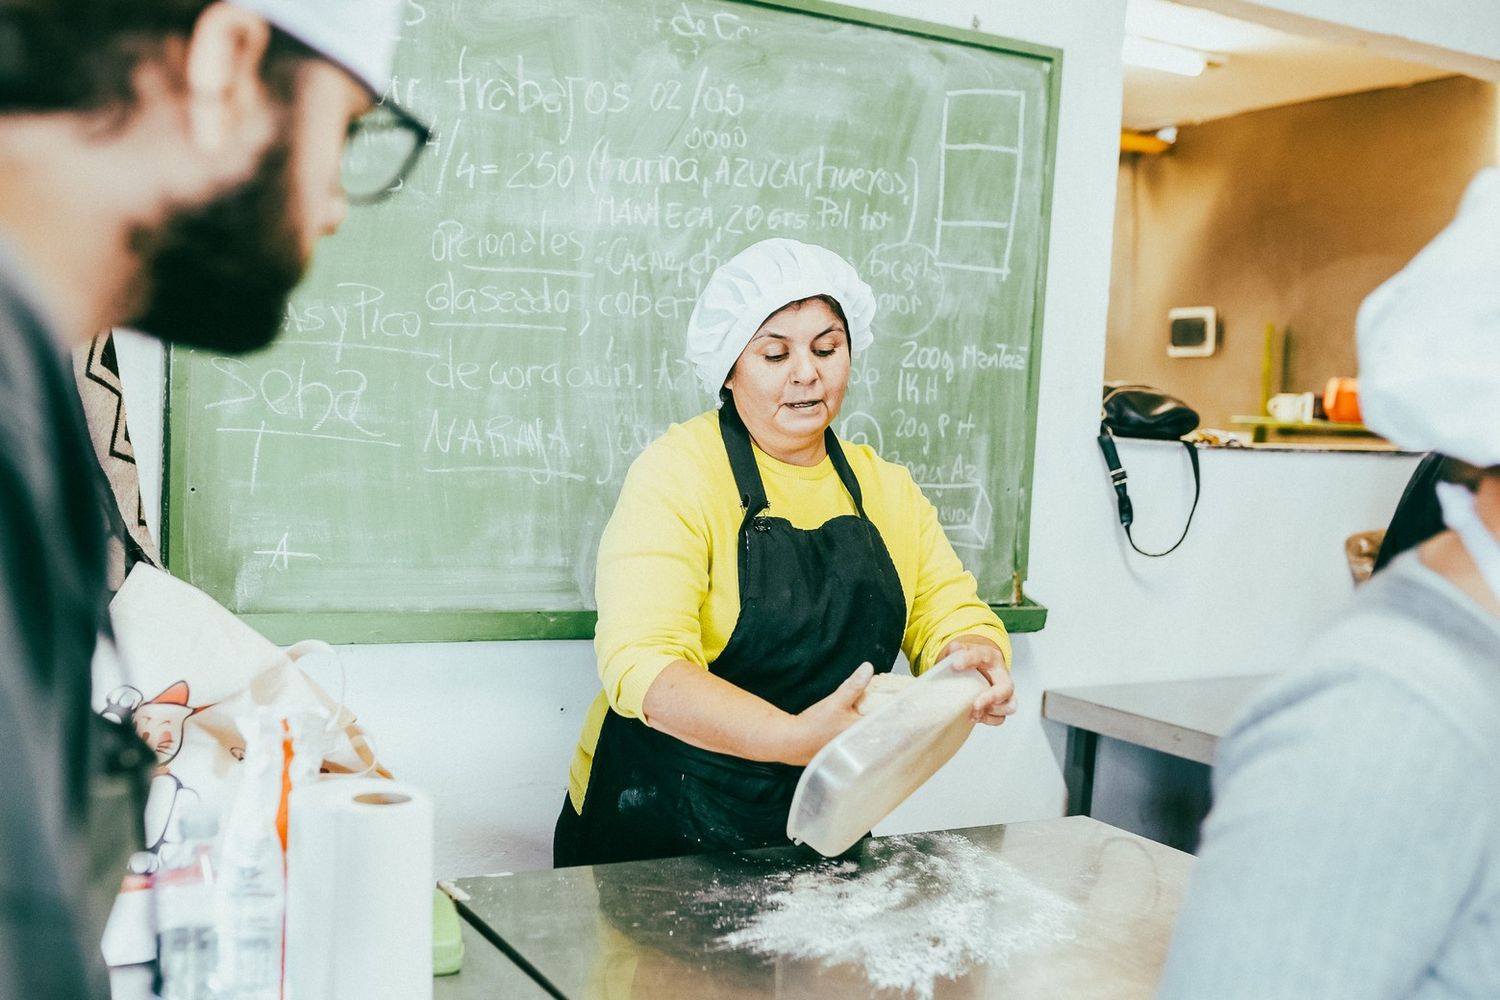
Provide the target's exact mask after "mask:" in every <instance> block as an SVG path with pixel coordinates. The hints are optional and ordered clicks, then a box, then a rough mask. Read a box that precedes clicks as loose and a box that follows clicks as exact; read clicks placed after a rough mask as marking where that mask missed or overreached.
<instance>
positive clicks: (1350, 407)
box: [1323, 376, 1361, 424]
mask: <svg viewBox="0 0 1500 1000" xmlns="http://www.w3.org/2000/svg"><path fill="white" fill-rule="evenodd" d="M1323 412H1324V413H1326V414H1328V419H1329V420H1333V421H1337V422H1338V423H1341V424H1357V423H1360V422H1361V417H1360V414H1359V379H1357V378H1348V377H1345V376H1335V377H1333V378H1331V379H1329V380H1328V385H1327V386H1325V387H1324V389H1323Z"/></svg>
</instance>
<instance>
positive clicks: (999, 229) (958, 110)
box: [934, 90, 1026, 280]
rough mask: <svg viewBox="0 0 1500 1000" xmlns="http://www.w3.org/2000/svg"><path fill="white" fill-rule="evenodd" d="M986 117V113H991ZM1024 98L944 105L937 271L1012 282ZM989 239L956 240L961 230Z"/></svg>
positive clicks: (997, 93)
mask: <svg viewBox="0 0 1500 1000" xmlns="http://www.w3.org/2000/svg"><path fill="white" fill-rule="evenodd" d="M986 112H988V113H986ZM1025 112H1026V103H1025V98H1024V97H1023V96H1022V95H1020V94H1018V93H1017V92H1015V91H1009V90H955V91H950V92H949V93H948V94H947V96H946V97H945V99H944V103H943V134H942V142H941V150H940V153H941V163H940V164H939V168H938V206H937V239H936V245H935V247H934V250H935V251H936V254H937V259H938V266H940V267H949V268H954V269H956V270H965V271H981V272H988V273H992V274H996V275H999V277H1000V278H1001V280H1004V279H1005V278H1007V277H1009V276H1010V253H1011V247H1012V245H1013V243H1014V241H1015V235H1014V232H1015V222H1016V213H1017V211H1018V209H1019V208H1020V200H1021V153H1020V150H1021V145H1022V143H1023V141H1024V138H1025V130H1026V120H1025V118H1026V114H1025ZM970 229H978V230H984V231H992V232H989V233H988V235H983V236H977V237H976V236H974V235H968V236H956V235H954V234H956V233H959V232H962V231H963V230H970Z"/></svg>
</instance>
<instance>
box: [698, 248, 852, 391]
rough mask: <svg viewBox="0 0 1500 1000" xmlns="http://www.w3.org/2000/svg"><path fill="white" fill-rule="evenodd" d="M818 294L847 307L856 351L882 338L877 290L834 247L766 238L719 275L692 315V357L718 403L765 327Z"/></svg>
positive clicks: (711, 279) (739, 256) (705, 288)
mask: <svg viewBox="0 0 1500 1000" xmlns="http://www.w3.org/2000/svg"><path fill="white" fill-rule="evenodd" d="M814 295H827V296H830V297H831V298H833V300H834V301H835V302H837V303H838V304H839V308H841V309H843V310H844V319H845V320H847V321H848V324H849V348H850V350H851V351H863V350H864V349H865V348H867V347H869V346H870V344H872V343H873V342H874V340H875V336H874V334H873V333H871V332H870V322H871V321H872V320H873V319H874V318H875V294H874V293H873V292H871V291H870V286H869V285H867V284H865V283H864V282H863V281H861V280H860V277H859V275H858V274H856V273H855V271H854V268H853V266H851V265H850V263H849V262H848V261H846V260H845V259H844V258H842V257H840V256H839V255H838V254H836V253H834V252H833V251H832V250H829V249H827V248H825V247H820V246H813V245H812V244H810V243H799V242H797V241H796V240H788V239H780V238H777V239H769V240H761V241H760V242H759V243H756V244H754V245H752V246H749V247H746V248H745V249H744V250H741V251H740V252H739V253H737V254H735V256H734V257H733V258H732V259H730V260H729V261H727V262H726V263H724V264H723V265H721V266H720V267H719V269H718V270H717V271H715V272H714V273H713V276H712V277H710V278H709V279H708V284H707V285H705V286H704V287H703V294H701V295H699V296H698V303H697V305H695V306H694V307H693V315H692V316H691V317H690V318H689V319H688V328H687V359H688V360H689V361H690V362H692V364H693V368H694V370H695V371H697V373H698V381H699V382H701V383H702V385H703V388H704V390H706V391H707V392H708V394H709V395H710V396H712V397H713V399H714V405H716V406H718V405H721V400H720V398H719V390H720V389H721V388H722V387H723V385H724V380H725V379H726V378H728V377H729V370H730V369H731V368H733V367H734V363H735V361H737V360H738V359H739V356H740V352H741V351H743V350H744V349H745V345H746V344H748V343H750V338H751V337H753V336H755V331H756V330H759V329H760V325H761V324H762V323H764V322H765V321H766V319H767V318H768V317H769V316H770V315H771V314H772V313H774V312H776V311H777V310H779V309H781V308H782V307H783V306H786V305H788V304H790V303H792V302H798V301H801V300H802V299H809V298H812V297H813V296H814Z"/></svg>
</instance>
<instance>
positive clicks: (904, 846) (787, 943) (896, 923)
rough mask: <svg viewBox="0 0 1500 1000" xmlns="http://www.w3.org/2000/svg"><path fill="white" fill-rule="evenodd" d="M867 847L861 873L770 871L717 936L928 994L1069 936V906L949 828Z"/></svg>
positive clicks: (850, 865) (826, 867)
mask: <svg viewBox="0 0 1500 1000" xmlns="http://www.w3.org/2000/svg"><path fill="white" fill-rule="evenodd" d="M864 851H865V859H866V860H865V862H864V870H863V871H862V870H861V867H860V865H858V864H856V863H854V862H853V861H828V862H826V863H823V864H820V865H817V866H816V867H813V868H811V869H809V870H806V871H803V872H799V873H796V874H792V875H789V876H786V877H785V878H773V879H772V880H771V883H772V887H771V888H770V889H769V890H768V891H767V892H766V893H765V894H764V897H763V904H762V907H761V909H760V911H759V912H758V913H757V914H756V915H755V916H754V917H753V918H752V919H751V920H750V922H749V923H748V924H746V925H745V926H744V927H741V928H739V929H738V930H735V931H733V932H731V933H729V934H726V935H725V936H723V937H722V938H720V939H719V943H720V944H721V945H722V946H724V947H726V948H733V949H748V950H750V951H754V952H756V953H758V954H761V955H766V956H771V957H784V958H808V959H817V960H820V961H822V962H824V963H825V964H828V965H843V964H850V965H856V966H862V967H863V968H864V970H865V975H866V976H867V977H868V978H869V980H870V983H871V984H872V985H873V986H875V987H877V988H879V989H895V990H901V991H904V992H906V993H908V994H910V995H913V996H915V997H918V998H921V1000H930V998H931V996H932V992H933V987H934V985H935V984H936V983H937V981H938V980H940V979H956V978H958V977H959V976H962V975H964V974H965V973H966V972H968V971H969V970H970V969H972V968H973V967H975V966H976V965H981V964H988V965H1004V964H1005V963H1006V962H1008V961H1009V960H1010V959H1011V957H1012V956H1016V955H1020V954H1022V953H1024V952H1026V951H1028V950H1030V949H1032V948H1034V947H1036V946H1037V945H1040V944H1043V943H1047V942H1055V941H1060V940H1066V939H1068V938H1069V937H1071V936H1072V928H1073V925H1074V917H1075V916H1076V914H1077V912H1078V908H1077V906H1076V905H1074V904H1073V903H1071V902H1069V901H1068V900H1066V899H1064V898H1062V897H1061V896H1059V895H1058V894H1057V893H1055V892H1053V891H1051V890H1049V889H1044V888H1042V887H1041V886H1039V885H1037V884H1036V883H1034V882H1032V881H1031V880H1030V879H1028V878H1026V876H1024V875H1022V874H1021V873H1020V872H1019V871H1017V870H1016V868H1015V867H1014V866H1012V865H1010V864H1008V863H1007V862H1005V861H1002V860H1000V859H999V858H996V857H995V856H994V855H992V854H990V853H989V852H987V851H985V850H983V849H981V848H979V847H976V846H975V845H974V844H973V843H971V842H970V841H968V840H966V839H965V838H963V837H960V836H958V835H957V834H951V833H938V834H914V835H911V836H906V837H888V838H883V839H879V840H874V841H869V842H867V843H866V845H865V848H864ZM757 895H759V894H757Z"/></svg>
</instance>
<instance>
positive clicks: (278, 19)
mask: <svg viewBox="0 0 1500 1000" xmlns="http://www.w3.org/2000/svg"><path fill="white" fill-rule="evenodd" d="M230 2H231V3H233V4H234V5H235V6H236V7H243V8H245V9H246V10H250V11H254V12H255V13H257V14H259V15H260V16H261V17H263V18H265V19H266V21H268V22H269V23H271V24H273V25H275V26H276V27H278V28H280V29H281V30H282V31H284V32H286V33H287V34H288V35H291V36H292V37H293V38H295V39H297V41H299V42H301V43H302V44H303V45H306V46H307V47H308V48H310V49H312V50H313V51H314V52H316V53H318V55H320V56H323V57H324V58H325V59H327V60H329V61H330V62H333V63H336V64H338V65H339V66H341V67H342V68H343V69H345V70H346V71H348V73H349V75H351V76H353V77H354V78H355V79H356V80H358V81H359V82H360V83H362V84H364V85H365V87H366V88H367V89H368V90H369V91H370V93H371V94H373V95H376V96H379V95H380V94H381V93H383V92H384V91H385V90H386V89H387V88H388V87H390V85H391V63H392V60H393V59H394V58H395V54H396V42H397V41H398V40H399V39H400V35H401V9H402V7H403V6H405V0H230Z"/></svg>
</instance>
